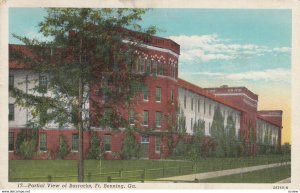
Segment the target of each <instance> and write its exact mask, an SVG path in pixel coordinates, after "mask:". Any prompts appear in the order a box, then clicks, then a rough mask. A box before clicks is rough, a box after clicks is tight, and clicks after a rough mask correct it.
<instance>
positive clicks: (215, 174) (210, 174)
mask: <svg viewBox="0 0 300 193" xmlns="http://www.w3.org/2000/svg"><path fill="white" fill-rule="evenodd" d="M288 164H291V162H285V163H274V164H268V165H259V166H250V167H244V168H235V169H229V170H220V171H213V172H205V173H197V174H189V175H183V176H172V177H167V178H159V179H157V180H155V181H151V182H159V181H160V182H167V181H169V182H176V181H178V182H180V181H187V182H188V181H190V182H192V181H194V180H195V179H197V180H203V179H208V178H215V177H220V176H228V175H233V174H240V173H246V172H252V171H256V170H262V169H267V168H273V167H279V166H282V165H288ZM147 182H150V181H147Z"/></svg>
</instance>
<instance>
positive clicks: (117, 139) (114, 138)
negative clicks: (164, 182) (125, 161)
mask: <svg viewBox="0 0 300 193" xmlns="http://www.w3.org/2000/svg"><path fill="white" fill-rule="evenodd" d="M20 131H21V129H19V128H10V129H9V132H13V133H14V142H15V143H16V138H17V134H18V133H19V132H20ZM92 132H94V133H95V134H96V135H97V136H98V137H99V138H100V142H101V143H103V139H104V135H111V151H109V152H105V154H104V159H108V160H113V159H122V157H121V156H120V155H121V152H122V147H123V141H124V138H125V132H123V131H92ZM92 132H88V131H85V132H84V142H83V143H84V144H83V149H84V158H85V159H87V158H88V153H89V148H90V141H91V136H92ZM38 133H39V134H41V133H45V134H46V135H47V151H45V152H40V151H37V154H36V156H35V157H33V158H32V159H34V160H45V159H57V150H58V147H59V137H60V135H61V134H63V135H64V136H65V139H66V141H67V143H68V146H69V148H71V147H72V134H76V133H77V131H76V130H62V129H53V130H42V129H40V130H39V131H38ZM134 135H135V138H136V141H137V142H138V143H141V134H140V133H135V134H134ZM156 135H158V136H160V135H159V134H157V133H156V134H155V135H150V136H149V152H148V155H149V159H160V158H165V157H167V156H168V155H169V150H168V146H167V138H166V137H161V148H160V149H161V151H160V153H157V152H155V136H156ZM172 137H173V139H174V145H175V144H176V140H177V135H173V136H172ZM36 149H37V150H38V149H39V143H38V144H37V147H36ZM77 156H78V153H77V152H76V151H75V152H73V151H70V153H69V154H68V155H67V156H66V157H65V158H64V159H66V160H76V159H77ZM9 159H10V160H20V159H23V157H22V156H20V155H17V154H16V152H15V151H13V152H9Z"/></svg>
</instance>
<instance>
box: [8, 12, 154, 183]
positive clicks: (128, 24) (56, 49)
mask: <svg viewBox="0 0 300 193" xmlns="http://www.w3.org/2000/svg"><path fill="white" fill-rule="evenodd" d="M146 11H147V10H145V9H90V8H84V9H75V8H74V9H73V8H72V9H71V8H67V9H65V8H51V9H47V16H46V17H45V19H44V21H42V22H41V23H40V24H39V28H40V33H41V34H43V35H44V36H45V37H48V38H50V40H48V41H38V40H36V39H29V38H27V37H21V36H17V35H14V36H15V37H16V38H18V39H19V40H21V41H22V42H23V43H24V44H25V45H26V49H27V50H26V51H24V50H22V49H20V50H18V49H16V50H12V52H10V53H11V59H13V60H15V61H18V62H20V63H22V64H24V65H25V66H26V67H28V68H30V69H31V70H32V71H33V72H34V73H35V74H36V75H39V76H38V77H36V78H35V82H39V83H40V84H36V85H35V87H34V88H33V89H32V92H30V93H25V92H24V91H22V90H18V89H14V90H13V96H14V97H15V98H16V103H17V104H18V105H20V106H22V107H26V108H29V109H30V110H31V114H32V121H33V122H35V123H38V124H39V127H42V126H45V125H47V123H49V122H50V121H51V122H55V123H57V124H58V126H59V127H68V126H69V127H76V129H77V130H78V136H79V139H78V144H79V147H78V181H79V182H82V181H83V180H84V173H83V172H84V169H83V130H88V129H89V126H90V124H93V125H99V124H100V120H101V118H102V117H103V114H105V113H106V112H107V111H108V109H109V111H110V114H109V115H110V117H114V119H110V120H111V122H109V125H108V127H109V128H114V129H117V128H119V127H120V126H123V125H124V124H125V123H126V120H125V119H123V118H122V116H120V115H121V109H124V108H126V106H125V105H128V102H127V103H126V102H124V101H129V99H130V98H131V97H132V95H134V93H133V89H132V85H133V84H134V83H136V84H138V83H141V82H143V78H144V76H143V75H139V74H137V73H133V71H134V68H133V67H134V64H135V61H136V60H135V59H136V58H137V53H136V52H135V51H136V49H138V48H139V47H140V46H141V44H140V43H141V42H144V41H147V38H148V37H149V35H151V34H154V33H155V31H156V28H155V27H153V26H150V27H149V28H147V29H142V27H141V26H140V25H139V24H138V21H140V20H142V15H143V14H144V13H145V12H146ZM124 28H130V29H133V30H135V31H138V32H144V33H143V34H139V35H134V34H133V33H132V32H131V31H129V30H125V29H124ZM125 39H126V41H125V42H124V40H125ZM126 42H127V43H126ZM48 79H49V81H47V80H48ZM49 93H51V94H49ZM92 93H93V94H92ZM88 103H89V104H88ZM89 106H91V107H92V108H89ZM95 112H103V113H100V114H97V113H95ZM101 123H103V121H102V122H101ZM104 123H107V122H104ZM107 124H108V123H107ZM102 126H103V127H104V128H106V126H107V125H102Z"/></svg>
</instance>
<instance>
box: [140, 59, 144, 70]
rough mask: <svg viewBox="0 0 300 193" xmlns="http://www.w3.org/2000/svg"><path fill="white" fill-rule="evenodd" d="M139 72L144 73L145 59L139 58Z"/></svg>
mask: <svg viewBox="0 0 300 193" xmlns="http://www.w3.org/2000/svg"><path fill="white" fill-rule="evenodd" d="M139 61H140V72H141V73H144V72H145V59H140V60H139Z"/></svg>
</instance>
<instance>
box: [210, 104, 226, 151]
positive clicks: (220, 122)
mask: <svg viewBox="0 0 300 193" xmlns="http://www.w3.org/2000/svg"><path fill="white" fill-rule="evenodd" d="M211 136H212V137H213V138H214V139H215V140H216V142H217V147H216V150H215V151H216V152H215V153H216V156H218V157H223V156H225V148H224V147H225V142H226V139H224V136H225V132H224V118H223V116H222V113H221V110H220V107H219V106H217V107H216V108H215V111H214V116H213V122H212V125H211Z"/></svg>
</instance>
